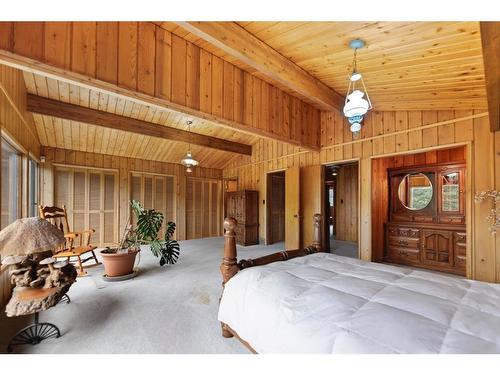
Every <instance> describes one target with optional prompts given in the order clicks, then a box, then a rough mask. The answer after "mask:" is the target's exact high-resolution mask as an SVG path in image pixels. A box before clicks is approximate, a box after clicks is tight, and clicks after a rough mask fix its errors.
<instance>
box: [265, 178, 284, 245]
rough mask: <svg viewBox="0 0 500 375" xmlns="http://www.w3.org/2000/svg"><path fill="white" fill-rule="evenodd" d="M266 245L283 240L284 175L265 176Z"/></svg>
mask: <svg viewBox="0 0 500 375" xmlns="http://www.w3.org/2000/svg"><path fill="white" fill-rule="evenodd" d="M266 236H267V242H266V244H267V245H271V244H273V243H276V242H282V241H284V240H285V173H284V172H276V173H269V174H268V175H267V235H266Z"/></svg>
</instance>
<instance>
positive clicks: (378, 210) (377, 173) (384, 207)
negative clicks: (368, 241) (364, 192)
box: [371, 146, 466, 262]
mask: <svg viewBox="0 0 500 375" xmlns="http://www.w3.org/2000/svg"><path fill="white" fill-rule="evenodd" d="M465 161H466V148H465V146H460V147H455V148H451V149H444V150H434V151H427V152H420V153H416V154H408V155H398V156H388V157H382V158H374V159H372V173H371V181H372V183H371V186H372V195H371V212H372V215H371V216H372V230H371V232H372V260H373V261H376V262H381V261H382V258H383V256H384V235H385V230H384V224H385V223H386V222H387V221H388V220H389V180H388V174H387V169H388V168H396V167H410V166H419V165H424V164H434V163H448V162H460V163H463V162H465Z"/></svg>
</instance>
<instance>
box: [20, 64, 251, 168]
mask: <svg viewBox="0 0 500 375" xmlns="http://www.w3.org/2000/svg"><path fill="white" fill-rule="evenodd" d="M23 74H24V80H25V83H26V88H27V91H28V93H30V94H35V95H39V96H42V97H45V98H50V99H54V100H59V101H61V102H65V103H72V104H76V105H80V106H83V107H87V108H93V109H98V110H101V111H105V112H109V113H114V114H118V115H121V116H126V117H131V118H135V119H140V120H143V121H148V122H152V123H156V124H159V125H162V126H169V127H172V128H176V129H182V130H188V126H187V124H186V121H187V120H188V119H189V120H192V121H193V124H192V125H191V131H192V132H194V133H198V134H203V135H209V136H212V137H217V138H223V139H227V140H230V141H234V142H240V143H245V144H254V143H255V142H257V140H258V138H257V137H252V136H249V135H248V134H243V133H240V132H236V131H232V130H229V129H227V128H223V127H220V126H218V125H216V124H212V123H211V122H209V121H205V120H201V119H197V118H193V117H190V116H187V115H184V114H182V113H178V112H173V111H169V110H160V109H156V108H152V107H150V106H147V105H145V104H139V103H136V102H133V101H130V100H125V99H122V98H119V97H116V96H114V95H110V94H106V93H103V92H99V91H97V90H92V89H87V88H84V87H81V86H77V85H72V84H69V83H66V82H63V81H59V80H56V79H53V78H48V77H45V76H42V75H38V74H33V73H30V72H23ZM33 118H34V121H35V125H36V129H37V132H38V136H39V138H40V142H41V143H42V145H44V146H50V147H57V148H64V149H70V150H78V151H85V152H93V153H101V154H107V155H115V156H124V157H132V158H139V159H146V160H157V161H163V162H169V163H180V160H181V159H182V158H183V156H184V155H185V153H186V151H187V147H188V145H187V144H186V143H183V142H178V141H171V140H167V139H158V138H154V137H150V136H145V135H138V134H134V133H130V132H126V131H121V130H114V129H110V128H104V127H101V126H95V125H89V124H86V123H81V122H75V121H69V120H63V119H60V118H56V117H51V116H45V115H39V114H33ZM191 150H192V152H193V155H194V156H195V158H196V159H197V160H198V161H199V162H200V166H202V167H207V168H218V169H222V168H224V166H225V165H226V164H227V163H228V162H229V161H230V160H232V159H233V158H234V157H235V155H236V154H234V153H231V152H226V151H220V150H215V149H211V148H206V147H200V146H195V145H193V146H191Z"/></svg>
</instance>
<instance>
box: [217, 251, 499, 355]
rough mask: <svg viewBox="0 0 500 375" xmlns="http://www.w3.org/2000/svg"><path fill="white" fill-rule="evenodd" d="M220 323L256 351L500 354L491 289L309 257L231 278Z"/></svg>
mask: <svg viewBox="0 0 500 375" xmlns="http://www.w3.org/2000/svg"><path fill="white" fill-rule="evenodd" d="M219 320H220V321H221V322H224V323H226V324H228V325H229V326H230V327H231V328H232V329H233V330H234V331H235V332H237V333H238V335H239V336H240V338H241V339H242V340H244V341H246V342H248V343H249V344H250V345H251V346H252V347H253V348H254V349H255V350H256V351H257V352H258V353H500V285H498V284H490V283H484V282H478V281H472V280H466V279H461V278H457V277H452V276H447V275H441V274H437V273H431V272H426V271H415V270H411V269H406V268H401V267H395V266H390V265H385V264H379V263H370V262H364V261H361V260H358V259H351V258H346V257H341V256H336V255H333V254H326V253H318V254H313V255H308V256H304V257H300V258H295V259H291V260H288V261H285V262H275V263H271V264H268V265H265V266H259V267H252V268H248V269H245V270H243V271H240V272H239V273H238V274H236V275H235V276H234V277H233V278H231V279H230V280H229V281H228V282H227V283H226V286H225V290H224V293H223V296H222V299H221V303H220V308H219Z"/></svg>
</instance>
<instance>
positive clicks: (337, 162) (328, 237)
mask: <svg viewBox="0 0 500 375" xmlns="http://www.w3.org/2000/svg"><path fill="white" fill-rule="evenodd" d="M361 160H362V158H361V157H357V158H351V159H344V160H336V161H333V162H332V161H330V162H325V163H321V166H322V168H323V177H322V179H321V184H322V189H324V188H325V173H324V170H325V169H326V167H328V166H332V165H342V164H353V163H356V164H357V165H358V203H357V211H358V220H357V221H358V223H357V225H358V240H357V244H358V259H361V177H362V174H361ZM370 165H371V162H370ZM371 173H372V171H371V167H370V176H371ZM370 191H371V189H370ZM323 200H326V196H325V197H323ZM324 203H325V202H323V204H322V205H321V211H322V212H321V216H322V217H323V218H325V221H326V216H325V215H326V212H324V210H325V204H324ZM370 209H371V207H370ZM329 239H330V236H329V235H328V234H326V233H325V235H324V241H326V240H328V242H329ZM370 242H371V232H370ZM325 245H326V243H325ZM328 247H330V245H328ZM370 250H371V248H370Z"/></svg>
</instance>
